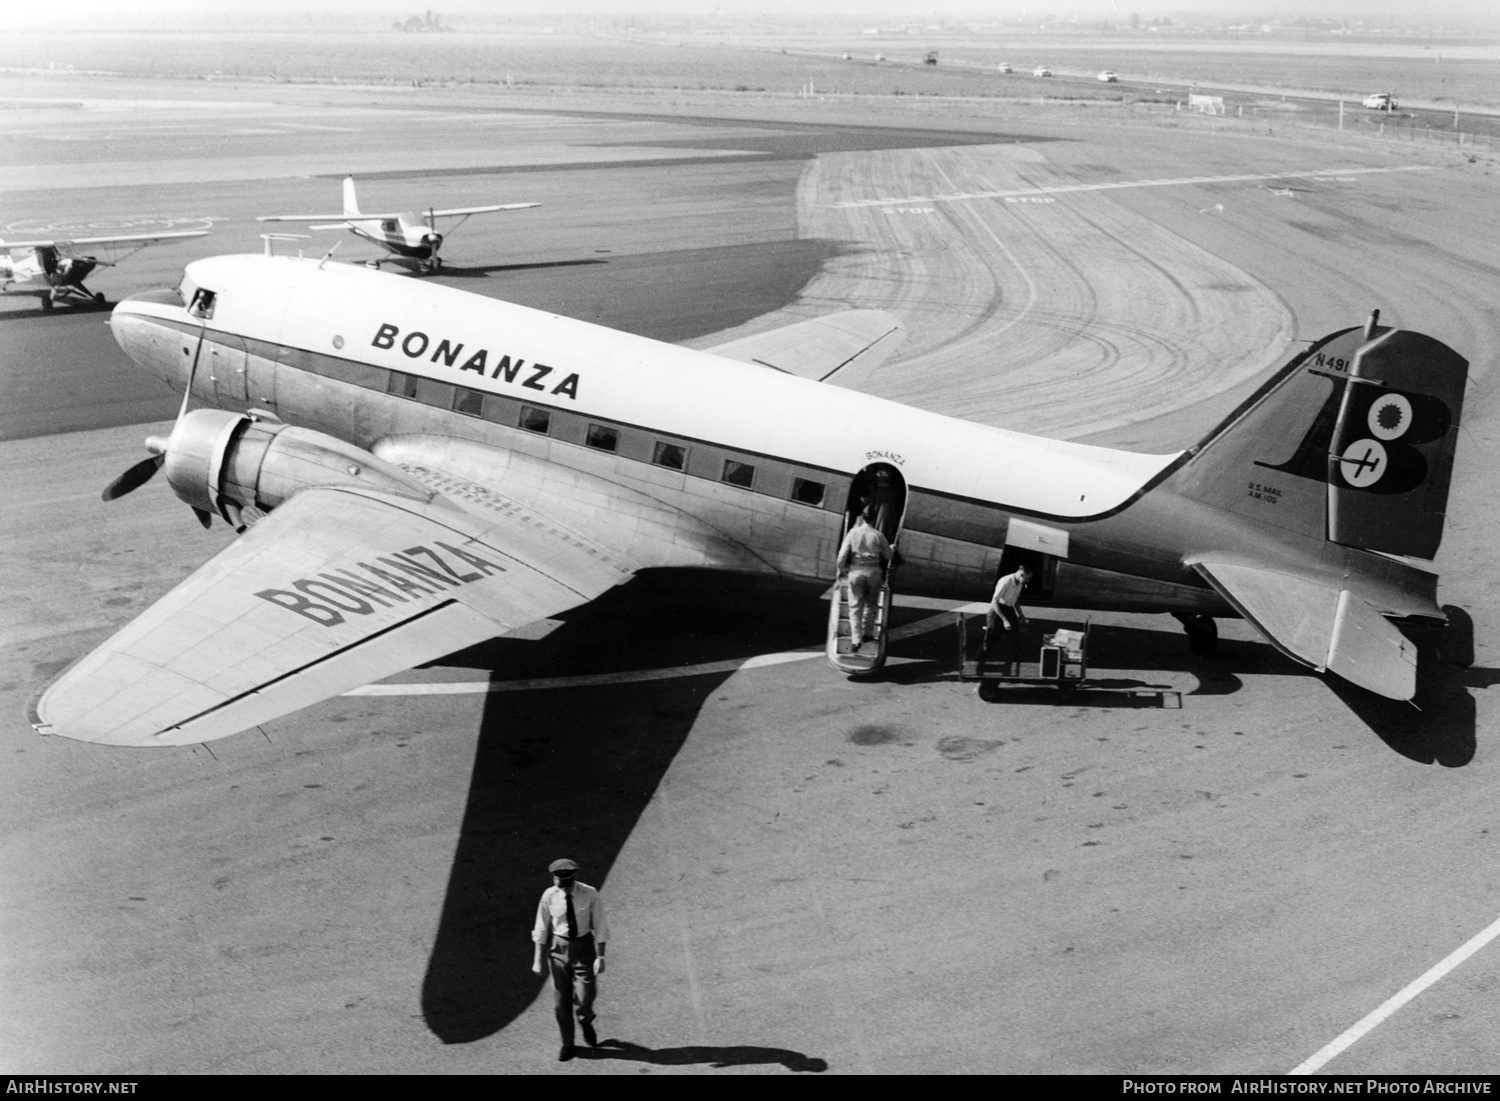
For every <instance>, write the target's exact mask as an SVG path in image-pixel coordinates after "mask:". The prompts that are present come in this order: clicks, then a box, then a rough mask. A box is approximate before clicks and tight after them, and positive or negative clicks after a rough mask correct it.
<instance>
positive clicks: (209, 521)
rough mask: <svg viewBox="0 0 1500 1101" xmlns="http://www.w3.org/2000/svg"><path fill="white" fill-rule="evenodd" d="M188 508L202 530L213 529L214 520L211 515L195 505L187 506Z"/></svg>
mask: <svg viewBox="0 0 1500 1101" xmlns="http://www.w3.org/2000/svg"><path fill="white" fill-rule="evenodd" d="M188 507H189V508H191V509H192V510H193V515H194V516H196V517H198V523H200V524H202V525H203V527H204V530H207V529H208V528H211V527H213V524H214V518H213V517H212V516H211V515H209V514H208V513H207V512H205V511H204V510H203V509H201V508H198V507H197V506H196V505H189V506H188Z"/></svg>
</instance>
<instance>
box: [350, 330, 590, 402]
mask: <svg viewBox="0 0 1500 1101" xmlns="http://www.w3.org/2000/svg"><path fill="white" fill-rule="evenodd" d="M398 336H401V329H400V327H399V326H396V325H392V324H391V323H390V322H385V323H384V324H382V325H381V326H380V328H378V329H376V330H375V339H374V340H372V341H370V347H372V348H398V347H399V348H400V349H401V354H402V355H404V356H406V357H407V358H408V359H421V358H423V357H424V356H427V350H428V349H429V348H433V342H432V338H431V337H429V336H428V335H427V334H426V333H424V332H421V331H420V330H417V329H413V330H412V331H411V332H409V333H407V334H406V336H405V337H402V339H401V342H400V343H399V344H397V342H396V338H397V337H398ZM463 351H464V345H463V343H462V342H459V343H457V344H455V343H453V342H452V341H451V340H449V339H448V338H447V337H444V338H443V339H442V340H440V341H438V343H437V346H436V348H434V349H433V352H432V355H431V356H430V357H428V362H429V363H441V364H442V365H443V366H444V367H453V366H457V367H458V369H459V370H460V371H473V372H475V373H476V374H478V375H480V376H482V377H487V378H498V379H504V380H505V381H506V382H509V383H517V382H518V383H519V384H520V385H521V386H524V387H525V388H526V389H528V390H540V391H542V392H543V393H545V394H553V395H556V396H561V397H565V398H568V399H569V400H573V401H576V400H577V399H578V375H577V374H570V375H568V376H567V377H566V378H564V379H563V380H562V381H561V382H559V383H557V384H556V385H554V386H551V387H548V386H547V385H545V384H544V383H543V382H542V380H543V379H545V378H546V377H547V376H548V375H550V374H552V373H553V368H551V367H548V366H546V365H545V364H541V363H533V364H532V365H531V366H530V367H527V366H526V361H525V360H524V359H521V358H519V357H517V358H516V359H514V360H512V359H511V357H510V356H508V355H506V356H501V357H500V358H499V359H497V360H496V361H495V366H494V369H493V370H491V369H490V352H489V349H488V348H480V349H478V350H477V351H474V352H471V353H470V354H469V356H468V357H467V358H465V359H464V360H463V362H462V364H460V363H459V359H460V357H461V356H462V355H463Z"/></svg>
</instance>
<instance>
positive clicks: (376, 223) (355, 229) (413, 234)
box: [256, 176, 542, 272]
mask: <svg viewBox="0 0 1500 1101" xmlns="http://www.w3.org/2000/svg"><path fill="white" fill-rule="evenodd" d="M541 205H542V204H541V203H502V204H498V205H494V206H457V207H451V208H449V209H447V210H436V209H431V208H429V209H428V211H427V212H426V213H425V214H419V213H417V212H415V211H409V210H408V211H400V212H395V213H385V214H370V213H366V212H364V211H361V210H360V209H359V197H358V196H357V195H356V194H355V192H354V177H353V176H346V177H345V178H344V213H343V214H266V215H262V216H261V217H259V218H257V219H256V221H258V222H317V223H324V224H320V225H312V226H309V227H308V228H310V229H347V230H348V231H349V232H350V233H352V234H354V235H355V236H356V237H360V238H363V239H364V240H366V241H369V242H370V243H371V244H375V245H379V246H380V247H381V248H383V249H385V250H386V251H387V252H390V253H394V254H395V255H396V256H397V257H399V258H400V259H402V260H411V261H415V262H416V264H417V267H418V269H419V270H421V271H429V272H431V271H436V270H437V269H438V268H440V267H442V264H443V259H442V257H441V256H439V255H438V250H439V249H440V248H442V247H443V242H444V241H445V240H447V239H448V237H450V236H452V234H453V233H454V231H456V230H457V229H458V227H459V226H461V225H463V224H464V223H465V222H467V221H468V220H469V219H470V218H471V217H473V216H474V215H475V214H494V213H497V212H499V211H502V210H529V209H531V208H532V207H535V206H541ZM440 218H457V219H458V221H457V222H456V223H454V225H453V226H452V227H450V228H449V229H448V230H447V231H446V232H443V233H440V232H438V226H437V223H438V219H440ZM368 263H369V264H370V266H371V267H379V266H380V264H381V263H382V261H380V260H371V261H368Z"/></svg>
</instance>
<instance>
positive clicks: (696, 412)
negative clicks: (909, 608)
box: [33, 256, 1467, 746]
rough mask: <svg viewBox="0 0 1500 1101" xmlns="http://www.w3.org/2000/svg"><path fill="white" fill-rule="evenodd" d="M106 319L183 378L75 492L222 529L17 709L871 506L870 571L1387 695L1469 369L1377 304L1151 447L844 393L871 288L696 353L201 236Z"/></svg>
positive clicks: (381, 630) (64, 706)
mask: <svg viewBox="0 0 1500 1101" xmlns="http://www.w3.org/2000/svg"><path fill="white" fill-rule="evenodd" d="M110 324H111V326H112V328H113V331H114V335H115V338H116V339H117V340H118V342H119V343H120V345H121V347H122V348H123V349H124V350H125V351H126V353H127V354H128V355H129V356H130V357H131V358H132V359H133V360H134V361H135V362H136V363H138V364H139V365H140V366H141V367H143V368H144V369H145V370H147V371H148V372H150V373H152V374H154V375H157V376H158V377H160V378H162V379H164V380H166V381H167V382H168V383H170V384H172V385H174V386H177V387H179V388H182V389H184V391H185V392H184V398H183V409H182V411H181V412H180V414H179V416H178V418H177V421H176V423H175V425H174V427H173V428H172V431H171V433H170V435H168V436H166V437H155V438H152V439H148V440H147V441H146V448H147V450H148V451H149V452H150V455H149V457H148V458H146V459H145V460H144V461H143V462H141V463H138V464H136V465H135V466H133V467H131V468H130V469H129V470H128V471H126V473H125V474H123V475H122V476H121V477H120V478H119V479H118V480H117V481H116V482H115V483H113V484H112V485H111V486H110V487H109V488H108V489H107V490H106V491H105V496H106V498H107V499H108V498H114V497H120V496H123V495H124V494H126V493H128V492H130V491H131V490H132V489H134V488H135V487H136V486H138V485H140V484H141V483H142V482H144V481H145V480H146V479H148V478H150V477H151V476H152V475H153V474H154V473H156V471H157V470H158V469H164V470H165V474H166V478H167V481H168V483H169V485H170V486H171V488H172V490H173V491H174V492H175V493H176V495H177V496H178V497H180V498H181V499H182V500H184V501H185V502H186V503H187V504H188V505H190V506H191V507H192V508H193V510H194V511H195V512H196V513H197V514H198V516H199V518H200V520H202V521H203V522H204V523H208V522H210V521H211V518H212V517H215V516H217V517H219V518H220V519H221V520H222V521H224V522H227V523H228V524H230V525H233V526H234V527H235V528H236V529H237V530H241V531H242V532H243V533H242V534H241V535H240V536H239V538H238V539H236V540H235V541H234V542H233V543H231V544H230V545H229V546H227V547H226V548H225V549H224V550H222V551H221V552H220V553H219V554H218V555H216V556H215V557H213V558H212V559H210V560H209V561H208V562H207V563H206V564H205V565H203V566H202V567H201V568H200V569H199V570H198V571H197V572H196V573H194V574H192V575H191V576H190V577H188V578H187V579H186V580H185V581H183V582H182V583H181V584H180V585H178V586H177V587H176V588H175V589H173V590H172V591H171V592H169V593H167V594H166V595H165V596H163V597H162V598H161V599H160V600H158V601H157V602H156V604H155V605H153V606H152V607H151V608H149V609H147V610H146V611H145V612H143V613H142V614H140V615H139V616H138V617H137V618H136V619H135V620H134V621H133V622H132V623H130V624H129V625H128V626H126V627H125V628H124V629H123V630H121V631H120V632H119V633H118V634H116V635H115V636H114V637H113V638H111V639H110V640H109V641H107V642H105V643H104V644H103V645H102V646H100V647H99V648H98V649H97V650H95V651H94V652H93V653H91V654H89V655H88V656H86V657H84V658H83V659H82V660H81V661H79V662H78V663H77V664H76V665H75V666H74V667H73V668H72V669H71V670H69V671H68V672H67V673H65V674H64V675H63V676H62V677H61V678H60V679H59V680H57V681H56V682H55V683H54V684H52V685H51V687H50V688H48V689H47V691H46V692H45V693H44V694H43V695H42V697H41V698H40V700H39V701H38V703H37V705H36V708H35V714H34V716H33V720H34V722H35V723H36V724H37V727H38V729H39V730H41V731H43V732H45V733H49V734H59V735H64V736H67V737H71V738H78V739H82V740H86V741H95V742H103V743H109V744H113V745H131V746H157V745H179V744H186V743H196V742H201V741H205V740H208V739H212V738H219V737H223V736H226V735H229V734H233V733H235V732H236V731H240V730H244V729H246V728H249V727H251V726H254V725H256V724H259V723H262V722H265V721H267V720H269V719H273V718H276V717H277V716H281V715H285V714H287V713H289V712H291V711H294V710H296V709H298V708H302V707H305V706H307V705H309V704H312V703H315V702H317V701H319V700H322V699H325V698H327V697H330V696H333V695H335V694H337V693H341V692H345V691H348V690H351V689H353V688H356V687H358V686H361V685H364V684H366V683H369V682H371V681H374V680H378V679H380V678H383V677H386V676H389V675H392V674H394V673H398V672H400V671H402V670H404V669H406V668H409V667H411V666H414V665H418V664H420V663H423V662H426V661H431V660H435V659H437V658H439V657H442V656H443V655H445V654H448V653H451V652H454V651H456V650H459V649H462V648H464V647H466V646H470V645H473V644H476V643H479V642H481V641H484V640H487V639H490V638H493V637H496V636H501V635H505V634H507V633H509V632H513V631H517V630H519V629H521V628H523V627H525V626H526V625H528V624H531V623H534V622H536V621H539V620H542V619H545V618H547V617H551V616H555V615H557V614H559V613H561V612H563V611H565V610H566V609H569V608H572V607H575V606H578V605H581V604H584V603H585V602H587V601H590V600H592V599H594V598H595V597H597V596H599V595H600V594H602V593H604V592H606V591H607V590H609V589H610V588H612V587H613V586H616V585H619V584H621V583H622V582H624V581H626V580H628V579H629V578H630V577H631V576H632V575H634V574H635V573H637V572H638V571H641V570H645V569H650V568H655V567H694V568H707V569H715V570H733V571H744V572H748V573H761V574H771V575H783V576H791V577H800V578H808V579H815V580H817V581H820V582H824V583H826V582H829V581H832V580H833V579H834V576H835V572H836V558H837V553H838V549H839V544H840V542H841V539H842V536H843V534H844V532H845V530H846V529H847V527H848V525H849V524H850V522H851V518H852V516H853V515H854V514H855V513H856V512H857V511H859V510H860V509H861V508H864V507H867V506H869V505H874V506H876V507H877V510H878V513H879V518H878V523H879V524H880V525H881V526H882V527H883V528H884V530H885V531H886V533H887V534H888V536H889V537H890V539H891V540H892V542H893V543H895V544H896V548H897V550H898V551H899V554H900V557H901V559H902V564H901V565H899V566H898V567H896V568H895V569H893V570H892V579H891V585H893V586H894V587H895V588H897V589H899V590H900V591H902V592H903V593H909V594H922V595H926V596H932V597H943V598H952V599H954V600H958V601H964V600H985V599H987V598H988V595H989V593H990V590H991V587H992V586H993V583H994V579H995V578H996V576H997V573H998V572H999V571H1001V570H1004V571H1006V572H1009V570H1010V569H1011V568H1013V564H1014V563H1016V562H1018V561H1025V562H1028V563H1029V564H1030V565H1031V566H1032V568H1033V580H1032V582H1031V583H1030V591H1029V593H1028V596H1027V602H1028V603H1029V604H1030V605H1032V606H1034V607H1046V606H1048V605H1055V606H1058V607H1066V608H1075V609H1110V610H1125V611H1134V612H1159V613H1171V614H1173V615H1175V616H1177V617H1179V618H1180V619H1181V620H1182V621H1183V622H1184V624H1185V625H1186V626H1187V627H1188V629H1189V638H1190V640H1193V641H1195V642H1196V643H1197V644H1199V645H1203V644H1206V643H1207V642H1210V641H1211V640H1212V638H1213V637H1214V627H1213V624H1214V617H1220V616H1242V617H1244V618H1245V619H1246V620H1247V621H1248V622H1249V623H1250V624H1252V625H1253V626H1254V627H1255V628H1256V629H1257V630H1258V631H1259V632H1260V633H1261V634H1263V635H1264V636H1265V638H1266V639H1267V641H1269V642H1270V644H1271V645H1272V646H1274V647H1275V648H1276V649H1277V650H1279V651H1281V652H1282V653H1283V654H1285V655H1286V656H1288V657H1290V658H1292V659H1293V660H1294V661H1297V662H1300V663H1302V664H1303V665H1306V666H1310V667H1312V668H1313V669H1316V670H1318V671H1320V672H1331V673H1333V674H1336V675H1337V676H1339V677H1342V678H1345V679H1346V680H1348V681H1351V682H1353V683H1354V684H1356V685H1359V686H1361V687H1363V688H1365V689H1368V690H1369V691H1371V692H1374V693H1378V694H1380V695H1383V696H1387V697H1391V698H1395V699H1408V698H1410V697H1411V696H1412V695H1413V694H1414V691H1415V685H1416V682H1415V668H1416V651H1415V648H1414V646H1413V644H1412V643H1411V642H1410V641H1409V640H1408V639H1407V638H1406V637H1405V636H1404V635H1403V634H1402V633H1401V631H1400V630H1398V627H1397V624H1399V623H1403V622H1406V623H1429V624H1436V623H1441V622H1443V621H1444V619H1445V615H1444V612H1443V610H1442V608H1441V607H1440V606H1439V604H1438V602H1437V585H1438V578H1437V575H1436V573H1435V572H1434V571H1433V568H1432V559H1433V557H1434V556H1435V555H1436V553H1437V550H1438V546H1439V542H1440V540H1441V538H1442V533H1443V524H1444V514H1445V511H1446V508H1447V498H1448V485H1449V480H1450V475H1451V472H1452V468H1453V462H1454V455H1455V446H1456V439H1457V432H1458V425H1459V418H1460V415H1461V413H1462V406H1463V398H1464V387H1465V382H1466V377H1467V364H1466V362H1465V360H1464V359H1463V358H1462V357H1460V356H1459V355H1458V354H1457V353H1456V352H1454V351H1453V350H1452V349H1450V348H1448V347H1447V346H1445V345H1444V344H1442V343H1440V342H1439V341H1437V340H1435V339H1433V338H1431V337H1428V336H1424V335H1422V334H1420V333H1417V332H1412V331H1408V330H1403V329H1398V328H1393V327H1389V326H1382V325H1380V324H1379V323H1378V314H1375V315H1371V317H1370V319H1369V321H1368V322H1367V323H1366V324H1364V325H1362V326H1358V327H1354V328H1349V329H1343V330H1340V331H1338V332H1335V333H1331V334H1329V335H1328V336H1325V337H1323V338H1322V339H1321V340H1318V341H1316V342H1315V343H1313V344H1312V345H1311V347H1310V348H1308V349H1307V350H1306V351H1304V352H1302V353H1300V354H1299V355H1297V356H1296V357H1295V358H1294V359H1292V360H1291V361H1290V362H1289V363H1287V364H1286V365H1285V366H1284V367H1282V368H1281V369H1280V370H1279V371H1277V372H1276V373H1275V374H1274V375H1273V376H1272V377H1270V378H1269V379H1268V380H1267V381H1266V382H1265V383H1264V384H1263V385H1262V386H1261V388H1260V389H1259V391H1258V392H1257V393H1255V394H1254V395H1252V396H1251V397H1250V398H1248V399H1247V400H1246V401H1245V402H1244V403H1243V404H1242V405H1241V406H1240V407H1239V408H1238V409H1237V410H1236V411H1235V412H1233V413H1232V414H1231V415H1230V416H1229V417H1228V418H1227V419H1226V420H1225V421H1224V422H1223V423H1222V424H1220V425H1219V426H1218V427H1217V428H1215V429H1214V430H1213V431H1212V432H1211V433H1210V434H1209V435H1208V436H1207V437H1206V438H1204V439H1203V440H1202V442H1200V443H1199V444H1197V445H1196V446H1194V447H1191V448H1188V449H1187V450H1185V451H1180V452H1176V453H1172V454H1157V455H1146V454H1136V453H1133V452H1127V451H1117V450H1111V449H1107V448H1101V447H1093V446H1087V445H1082V444H1076V443H1068V442H1062V441H1057V440H1051V439H1043V438H1040V437H1035V436H1028V435H1024V434H1022V433H1018V432H1012V431H1006V430H1002V429H998V428H992V427H987V426H985V425H980V424H975V423H971V422H967V421H963V420H958V419H954V418H950V417H945V416H941V415H938V414H935V413H929V412H925V411H922V410H919V409H914V408H911V407H908V406H904V405H900V404H897V403H895V402H891V401H886V400H884V399H881V398H877V397H874V396H871V395H869V394H865V393H862V392H860V391H859V390H857V389H854V388H852V387H854V386H858V385H859V383H860V380H861V377H862V376H863V375H867V374H868V371H869V370H870V369H872V368H873V367H874V366H875V365H876V364H878V363H879V362H880V360H881V359H882V358H883V357H884V356H886V355H887V354H888V353H889V351H890V350H891V349H892V348H894V347H895V346H896V345H897V343H898V342H899V341H900V339H901V337H902V336H903V329H902V326H901V324H900V322H899V321H897V320H896V319H895V318H893V317H892V316H890V315H889V314H886V313H883V312H881V311H875V310H855V311H849V312H846V313H839V314H833V315H831V316H829V317H824V318H818V319H814V320H811V321H804V322H800V323H798V324H795V325H792V326H789V327H787V328H783V329H778V330H775V331H773V332H770V333H766V334H763V335H760V336H751V337H747V338H744V339H741V340H737V341H735V342H733V343H731V344H726V345H722V346H720V347H718V348H715V349H712V350H710V351H706V352H705V351H694V350H690V349H686V348H681V347H677V346H674V345H668V344H662V343H659V342H657V341H653V340H648V339H646V338H643V337H638V336H633V335H629V334H626V333H620V332H615V331H612V330H609V329H605V328H602V327H599V326H596V325H592V324H587V323H584V322H581V321H576V320H571V319H568V318H565V317H560V316H556V315H553V314H549V313H545V312H541V311H538V310H534V309H528V308H525V307H522V306H518V305H513V304H509V303H506V302H500V301H494V300H491V299H488V298H484V297H480V296H476V295H473V294H469V293H466V292H463V291H459V290H454V289H451V288H448V287H443V286H437V285H432V284H413V283H411V282H409V281H407V280H402V279H398V278H395V277H392V276H390V275H387V274H383V273H380V272H377V271H372V270H369V269H367V268H363V267H358V266H350V265H341V264H330V263H324V262H322V261H318V260H315V259H310V258H309V259H301V258H293V257H280V256H272V257H267V256H220V257H215V258H211V259H205V260H199V261H196V262H194V263H192V264H190V265H188V267H187V270H186V273H185V277H184V280H183V282H182V285H181V288H180V289H179V290H177V291H155V292H148V293H145V294H140V295H136V296H133V297H131V298H129V299H127V300H125V301H123V302H121V303H120V304H119V305H118V306H116V307H115V310H114V312H113V314H112V317H111V321H110ZM192 401H197V402H198V403H200V407H199V408H194V409H189V408H188V406H189V404H190V403H191V402H192ZM113 507H118V506H113ZM256 517H259V518H258V519H256ZM252 519H253V520H254V522H253V523H251V521H252ZM838 588H839V587H838V586H835V590H837V589H838ZM885 599H886V601H887V605H886V606H887V607H888V606H889V604H888V602H889V594H888V593H887V595H886V598H885ZM834 603H838V598H837V596H836V597H835V600H834ZM838 622H839V621H838V617H836V616H835V617H831V621H830V630H829V636H828V656H829V660H830V661H831V662H832V663H833V664H834V665H835V666H837V667H838V668H840V669H844V670H845V671H848V672H853V673H859V672H868V671H870V670H871V669H873V668H874V667H876V666H877V665H878V657H879V655H883V653H884V648H883V647H884V631H883V627H882V628H881V639H880V645H879V646H878V647H877V648H875V650H876V651H877V656H876V657H871V656H870V655H869V653H868V652H867V654H866V655H865V656H864V657H863V658H860V657H858V656H856V655H853V654H851V653H850V652H849V649H848V640H847V638H844V637H842V636H843V633H844V632H843V630H842V629H841V628H840V627H839V626H838ZM866 650H867V651H869V650H871V648H868V647H867V648H866ZM861 661H863V662H865V663H866V664H863V665H861V664H860V663H861Z"/></svg>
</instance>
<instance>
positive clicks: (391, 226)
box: [380, 221, 396, 233]
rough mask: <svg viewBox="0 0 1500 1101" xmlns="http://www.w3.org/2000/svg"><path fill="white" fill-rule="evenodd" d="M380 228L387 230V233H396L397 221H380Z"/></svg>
mask: <svg viewBox="0 0 1500 1101" xmlns="http://www.w3.org/2000/svg"><path fill="white" fill-rule="evenodd" d="M380 228H381V229H382V230H383V231H384V232H386V233H395V232H396V223H395V222H390V221H386V222H381V223H380Z"/></svg>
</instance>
